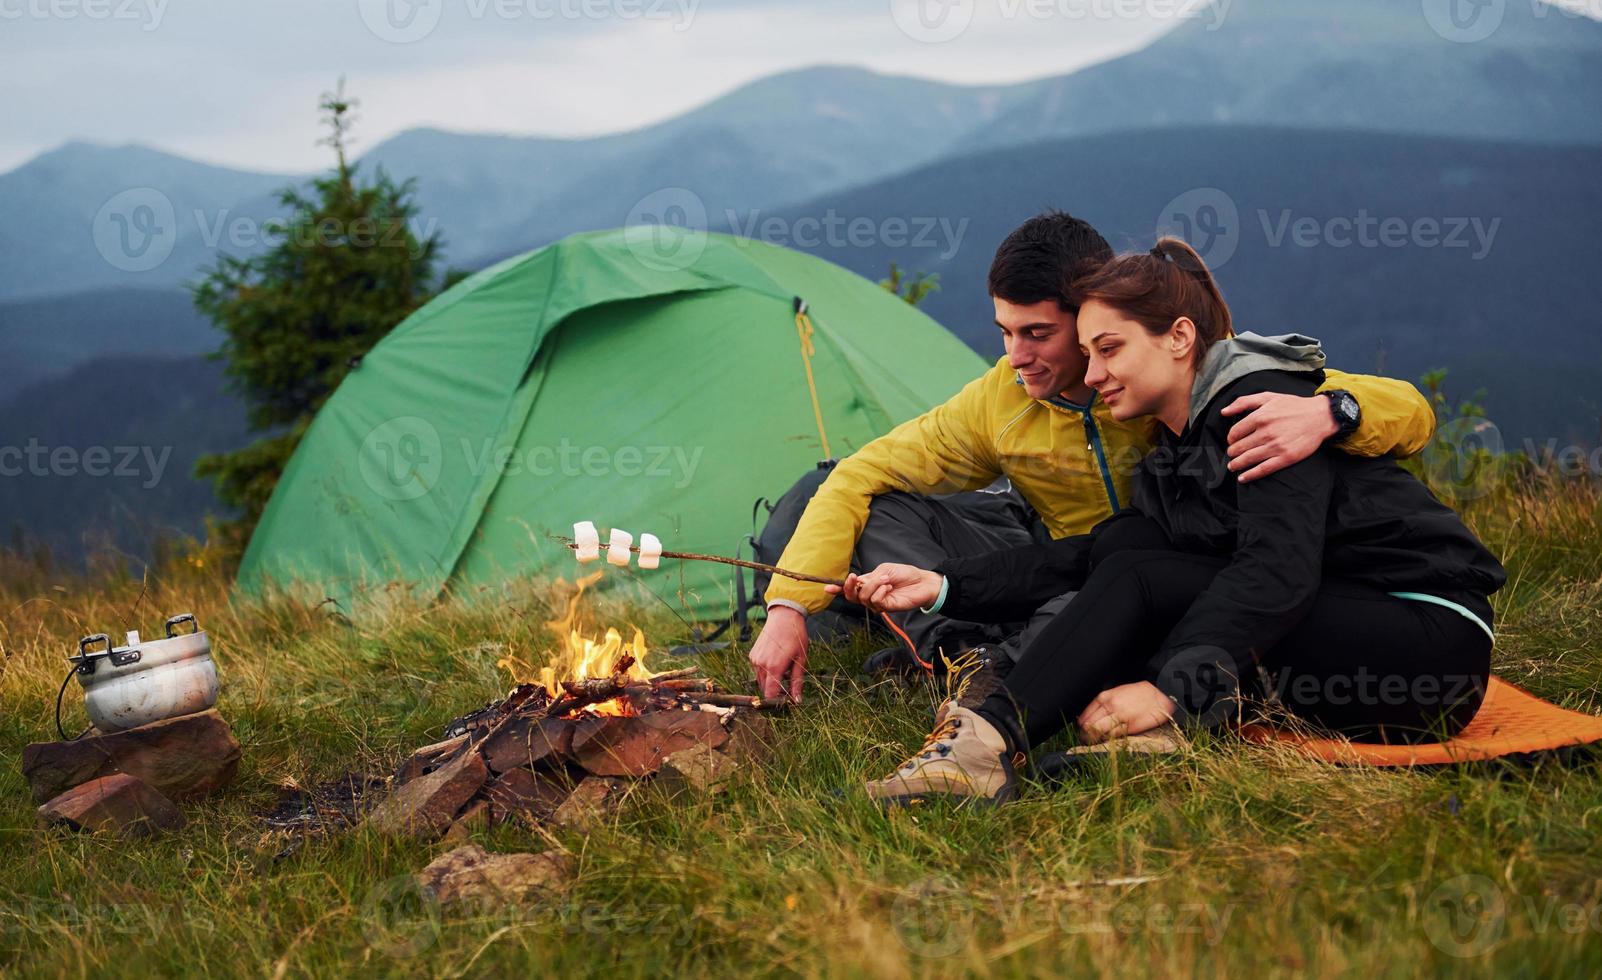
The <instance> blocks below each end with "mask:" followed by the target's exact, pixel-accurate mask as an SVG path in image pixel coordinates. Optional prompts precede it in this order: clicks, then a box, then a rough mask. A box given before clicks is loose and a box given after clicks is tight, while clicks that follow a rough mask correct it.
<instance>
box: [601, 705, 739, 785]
mask: <svg viewBox="0 0 1602 980" xmlns="http://www.w3.org/2000/svg"><path fill="white" fill-rule="evenodd" d="M728 739H729V733H728V730H727V729H725V728H724V727H723V723H722V722H721V721H720V720H719V719H718V717H717V716H716V715H713V714H708V713H707V712H705V711H659V712H655V713H652V714H648V715H638V716H630V717H609V716H600V717H596V718H586V719H584V720H583V721H580V722H579V723H578V726H577V727H576V728H575V729H574V730H573V757H574V758H575V759H576V760H577V761H578V764H579V765H581V766H583V767H584V768H585V769H586V770H587V771H589V772H590V773H592V774H594V775H597V776H648V775H650V774H651V773H653V772H656V770H657V768H658V767H660V766H661V765H662V760H663V759H665V758H667V757H668V756H670V755H672V754H673V753H675V752H680V751H683V750H684V749H687V748H690V747H691V746H694V745H707V746H711V747H712V748H716V747H718V746H719V745H722V744H723V743H724V742H726V741H728Z"/></svg>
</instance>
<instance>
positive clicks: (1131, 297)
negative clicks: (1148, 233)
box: [1068, 238, 1233, 364]
mask: <svg viewBox="0 0 1602 980" xmlns="http://www.w3.org/2000/svg"><path fill="white" fill-rule="evenodd" d="M1068 293H1069V296H1070V297H1071V298H1072V301H1073V303H1074V304H1075V305H1076V306H1077V305H1079V304H1083V303H1087V302H1089V301H1090V300H1097V301H1099V302H1102V303H1106V304H1107V305H1108V306H1111V307H1112V308H1113V309H1115V310H1117V311H1118V312H1120V313H1122V314H1124V315H1125V316H1127V317H1129V318H1130V319H1132V320H1135V321H1136V322H1138V323H1139V324H1140V325H1141V326H1143V327H1145V328H1146V330H1147V332H1149V333H1151V334H1152V335H1154V336H1158V337H1161V336H1162V335H1164V334H1166V333H1168V331H1170V330H1172V329H1173V327H1174V321H1175V320H1177V319H1179V318H1180V317H1182V316H1184V317H1189V318H1190V320H1191V322H1192V323H1194V324H1196V350H1195V358H1196V363H1197V364H1200V363H1201V362H1202V358H1204V357H1206V356H1207V348H1209V347H1211V346H1212V345H1213V344H1216V343H1217V342H1218V341H1220V340H1223V339H1224V338H1226V337H1228V336H1230V334H1231V333H1232V332H1233V327H1232V326H1231V324H1230V318H1229V306H1228V304H1226V303H1225V302H1224V295H1223V293H1220V292H1219V291H1218V283H1216V282H1214V281H1213V274H1212V272H1210V271H1208V268H1207V263H1205V262H1203V261H1202V257H1201V256H1200V255H1197V254H1196V250H1195V249H1193V248H1191V247H1190V246H1189V245H1187V244H1185V243H1184V242H1183V241H1181V240H1180V239H1178V238H1163V239H1159V240H1158V242H1157V244H1156V246H1154V247H1153V248H1152V250H1151V251H1150V252H1136V253H1134V254H1132V255H1120V256H1118V257H1117V258H1116V259H1113V260H1112V261H1111V262H1108V263H1107V264H1106V265H1104V266H1102V267H1101V268H1100V269H1097V270H1096V271H1095V272H1092V273H1091V274H1089V275H1088V276H1085V277H1083V278H1080V279H1078V280H1077V281H1075V282H1074V283H1073V284H1072V285H1071V286H1069V288H1068Z"/></svg>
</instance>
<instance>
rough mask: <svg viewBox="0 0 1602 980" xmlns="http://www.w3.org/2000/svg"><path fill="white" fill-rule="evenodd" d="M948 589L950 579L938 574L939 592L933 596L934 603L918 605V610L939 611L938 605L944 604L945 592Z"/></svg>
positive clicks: (949, 588) (949, 589) (948, 590)
mask: <svg viewBox="0 0 1602 980" xmlns="http://www.w3.org/2000/svg"><path fill="white" fill-rule="evenodd" d="M950 591H951V579H949V578H946V577H945V576H944V575H942V576H940V594H939V595H937V596H935V601H934V604H933V605H931V606H919V607H918V611H919V612H926V613H937V612H939V611H940V607H941V606H943V605H945V604H946V593H947V592H950Z"/></svg>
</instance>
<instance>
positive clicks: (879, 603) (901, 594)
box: [824, 562, 941, 612]
mask: <svg viewBox="0 0 1602 980" xmlns="http://www.w3.org/2000/svg"><path fill="white" fill-rule="evenodd" d="M940 580H941V575H940V573H938V572H929V571H925V570H924V569H921V568H918V567H916V566H913V565H897V564H893V563H891V562H886V563H884V564H883V565H880V566H879V567H878V568H875V569H874V570H873V571H871V572H868V573H866V574H864V575H856V574H852V575H847V576H846V580H845V586H844V587H843V588H842V587H841V586H838V585H825V586H824V589H825V590H826V591H828V592H832V593H833V594H835V595H840V594H842V593H844V595H845V597H846V598H847V599H850V600H851V601H852V602H855V603H857V604H858V605H862V606H867V607H868V608H869V609H871V610H873V611H874V612H905V611H906V610H908V609H918V608H920V607H923V606H928V605H930V604H932V603H933V602H934V601H935V600H936V599H938V598H940Z"/></svg>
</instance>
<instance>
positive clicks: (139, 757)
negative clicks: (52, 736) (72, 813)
mask: <svg viewBox="0 0 1602 980" xmlns="http://www.w3.org/2000/svg"><path fill="white" fill-rule="evenodd" d="M239 754H240V753H239V743H238V742H237V741H235V739H234V735H233V731H232V730H231V729H230V728H229V727H228V722H226V721H224V720H223V717H222V715H220V714H218V713H217V711H216V710H215V709H212V710H210V711H201V712H198V713H196V714H192V715H184V716H183V717H181V718H168V719H167V720H165V721H158V722H153V723H152V724H149V725H142V726H140V727H138V728H130V729H129V730H127V731H125V732H113V733H112V734H110V735H92V736H86V737H84V738H80V739H78V740H77V741H75V742H36V743H34V744H33V745H30V746H28V747H27V748H25V749H23V750H22V774H23V776H25V777H26V778H27V780H28V784H29V786H30V787H31V788H32V790H33V800H34V802H35V803H43V802H44V801H46V800H49V799H52V798H53V797H57V796H60V795H61V794H62V793H64V792H66V791H67V790H69V789H72V788H73V787H74V786H78V785H81V784H83V783H87V782H89V781H90V780H92V779H98V778H99V777H101V776H109V775H111V774H113V773H119V772H120V773H127V774H128V775H130V776H133V777H134V778H136V779H138V780H139V781H140V782H143V783H144V784H145V785H146V786H149V787H150V788H151V789H154V790H155V791H157V792H158V793H160V794H161V795H163V796H165V797H167V798H168V799H169V800H190V799H198V798H200V797H203V796H205V795H207V794H208V793H210V792H212V791H213V790H215V789H218V788H219V787H222V786H225V785H227V784H228V782H229V781H230V780H232V779H233V778H234V773H235V771H236V770H238V768H239Z"/></svg>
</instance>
